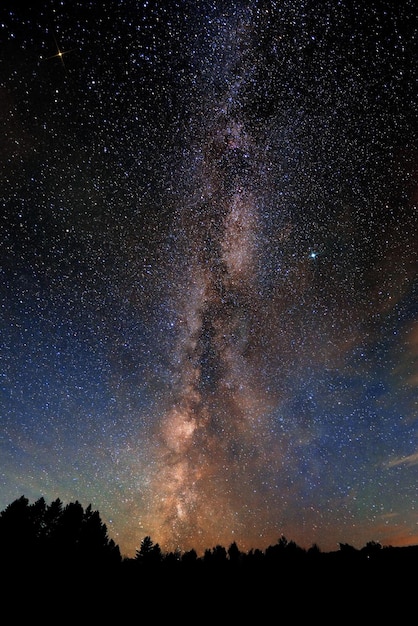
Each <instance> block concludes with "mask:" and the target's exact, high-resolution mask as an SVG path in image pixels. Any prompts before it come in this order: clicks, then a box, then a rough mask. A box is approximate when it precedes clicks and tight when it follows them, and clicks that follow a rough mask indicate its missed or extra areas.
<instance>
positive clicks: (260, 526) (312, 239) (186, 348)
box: [0, 0, 418, 556]
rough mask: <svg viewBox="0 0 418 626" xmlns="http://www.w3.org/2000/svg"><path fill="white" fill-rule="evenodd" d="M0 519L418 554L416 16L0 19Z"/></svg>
mask: <svg viewBox="0 0 418 626" xmlns="http://www.w3.org/2000/svg"><path fill="white" fill-rule="evenodd" d="M0 28H1V34H2V42H3V43H2V47H1V53H0V54H1V73H2V86H1V91H0V113H1V119H2V125H3V140H2V150H1V155H0V156H1V162H0V173H1V174H0V175H1V196H2V213H1V216H0V217H1V221H0V232H1V241H2V247H1V256H0V272H1V273H0V277H1V281H0V296H1V309H0V310H1V326H0V329H1V337H2V341H1V346H0V362H1V377H2V384H1V396H0V398H1V400H0V402H1V404H0V406H1V413H0V447H1V459H2V460H1V479H0V508H1V509H3V508H5V507H6V506H7V505H8V504H9V503H10V502H11V501H12V500H14V499H15V498H18V497H20V496H21V495H22V494H24V495H25V496H26V497H28V498H30V499H37V498H39V497H40V496H43V497H45V499H46V500H47V501H50V500H52V499H55V498H57V497H59V498H61V499H62V500H63V501H75V500H78V501H80V502H81V503H82V504H83V505H85V506H86V505H87V504H89V503H91V504H92V506H93V508H94V509H97V510H99V512H100V514H101V516H102V519H103V520H104V521H105V523H106V524H107V527H108V531H109V535H110V536H111V537H112V538H113V539H114V540H115V542H116V543H118V545H119V546H120V548H121V551H122V553H123V554H126V555H128V556H131V555H133V554H135V550H136V549H137V548H138V547H139V545H140V542H141V540H142V538H143V537H144V536H146V535H149V536H151V537H152V539H153V541H154V542H158V543H159V544H160V546H161V547H162V549H164V550H174V549H180V550H182V551H184V550H189V549H191V548H194V549H196V550H197V551H198V552H202V551H203V550H204V549H206V548H210V547H213V546H214V545H217V544H221V545H224V546H225V547H228V546H229V545H230V544H231V543H232V542H233V541H236V542H237V544H238V546H239V548H240V549H243V550H249V549H251V548H261V549H263V548H265V547H267V545H269V544H271V543H275V542H276V541H277V538H278V537H280V536H281V535H285V536H286V537H288V538H289V539H291V540H294V541H296V543H297V544H299V545H300V546H303V547H310V546H311V545H313V544H314V543H316V544H317V545H318V546H319V547H320V548H321V549H323V550H332V549H336V547H337V545H338V542H343V543H350V544H352V545H354V546H357V547H362V546H363V545H365V543H366V542H368V541H372V540H373V541H379V542H381V543H382V544H385V545H389V544H390V545H406V544H414V543H418V530H417V521H418V520H417V515H416V511H415V508H416V506H418V495H417V490H416V485H417V480H418V470H417V468H418V462H417V457H418V442H417V426H416V419H417V410H418V403H417V383H418V369H417V358H418V317H417V315H418V308H417V302H418V299H417V297H418V293H417V290H418V281H417V275H418V274H417V270H418V263H417V261H418V238H417V232H418V231H417V226H418V211H417V198H418V194H417V192H418V180H417V162H418V152H417V110H416V100H417V34H418V15H417V9H416V6H415V2H413V0H402V1H401V2H392V1H391V0H386V1H384V2H381V1H377V0H371V2H368V3H364V2H360V1H357V0H355V1H354V2H353V1H350V2H349V1H348V0H347V1H346V0H341V1H339V2H333V1H331V0H323V1H321V2H319V3H318V2H316V3H310V2H305V1H302V0H298V1H297V2H293V1H290V0H289V1H288V0H283V1H282V2H275V1H273V0H271V1H268V2H258V1H257V0H254V1H247V2H244V1H239V0H234V1H232V2H226V1H223V0H204V1H202V2H192V1H189V0H178V1H177V0H173V1H172V2H159V1H158V0H154V1H151V0H149V1H144V2H133V1H132V0H127V1H124V2H122V1H120V0H111V1H110V2H108V3H105V4H103V3H97V2H96V1H95V0H89V1H88V2H81V0H80V1H78V0H77V1H76V2H69V1H68V0H61V1H60V2H57V1H56V0H43V1H39V2H35V3H32V4H31V6H25V7H23V6H22V7H19V6H16V3H11V2H8V1H6V2H5V3H3V6H2V8H1V9H0Z"/></svg>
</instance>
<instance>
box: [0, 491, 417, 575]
mask: <svg viewBox="0 0 418 626" xmlns="http://www.w3.org/2000/svg"><path fill="white" fill-rule="evenodd" d="M0 545H1V546H2V547H1V551H0V566H1V568H2V570H3V571H9V572H10V571H12V570H13V568H15V569H16V570H17V571H19V572H21V573H22V572H27V573H29V574H32V575H33V574H34V573H36V572H38V573H39V572H43V573H45V572H59V571H74V569H76V571H78V572H79V573H80V575H81V574H82V573H83V572H90V573H91V572H101V573H104V572H106V573H107V574H109V573H117V574H118V575H121V576H122V577H124V579H125V580H126V579H127V578H130V579H132V580H135V579H136V578H137V577H140V576H141V575H143V574H146V575H147V576H152V575H155V574H158V575H162V576H163V575H165V574H168V575H172V574H173V573H174V574H179V573H184V574H187V575H188V574H191V575H192V576H195V575H203V574H209V575H216V576H218V575H222V574H225V573H227V574H228V575H229V574H231V573H233V574H234V575H238V574H242V573H244V574H255V575H256V576H259V575H262V574H263V573H265V572H269V573H271V572H272V571H274V572H275V573H276V574H278V575H279V574H283V575H286V576H287V575H291V574H292V572H293V573H294V572H297V573H298V575H299V577H302V576H303V575H304V573H307V575H309V576H311V575H312V574H314V573H315V572H321V573H324V572H328V573H331V574H332V573H333V572H337V571H338V572H341V571H344V569H346V568H347V567H350V568H351V570H352V569H353V567H354V568H355V569H356V571H359V572H362V571H367V572H368V573H370V572H371V571H374V572H375V573H378V572H380V571H382V569H381V568H382V567H383V568H386V566H388V568H387V569H388V570H389V569H390V570H391V571H393V570H394V568H397V567H403V566H407V567H409V566H410V565H415V566H416V565H417V564H418V546H410V547H407V548H393V547H391V546H386V547H383V546H382V545H381V544H380V543H378V542H375V541H370V542H368V543H367V544H366V545H365V546H364V547H363V548H361V549H356V548H354V547H353V546H351V545H350V544H346V543H340V544H339V549H338V550H336V551H335V552H322V551H321V549H320V548H319V547H318V546H317V545H316V544H314V545H312V547H311V548H309V549H304V548H301V547H300V546H298V545H297V544H296V543H295V542H294V541H288V540H287V539H286V537H284V536H281V537H280V538H279V539H278V541H277V543H275V544H274V545H270V546H268V547H267V548H266V549H265V550H260V549H251V550H249V551H248V552H243V551H241V550H240V549H239V547H238V545H237V543H236V542H233V543H232V544H231V545H230V546H228V547H224V546H222V545H216V546H214V547H212V548H208V549H206V550H205V552H204V554H203V555H201V556H198V554H197V552H196V551H195V550H193V549H192V550H189V551H187V552H180V551H175V552H163V551H162V549H161V548H160V546H159V544H158V543H154V542H153V540H152V538H151V537H150V536H146V537H144V538H143V539H142V541H141V543H140V545H139V547H138V549H137V551H136V554H135V556H134V557H124V556H122V555H121V552H120V549H119V546H118V545H117V544H116V543H115V542H114V541H113V539H111V538H109V536H108V530H107V527H106V524H104V523H103V522H102V520H101V518H100V514H99V512H98V511H94V510H92V507H91V505H89V506H88V507H87V508H86V509H84V508H83V507H82V505H81V504H80V503H79V502H78V501H76V502H73V503H70V504H67V505H64V504H63V503H62V502H61V500H60V499H59V498H58V499H56V500H54V501H53V502H51V503H50V504H47V503H46V502H45V499H44V498H39V500H37V501H36V502H34V503H32V504H30V503H29V500H28V499H27V498H26V497H25V496H21V497H20V498H18V499H17V500H15V501H14V502H12V503H11V504H9V505H8V506H7V507H6V508H5V509H4V510H3V511H2V512H1V513H0Z"/></svg>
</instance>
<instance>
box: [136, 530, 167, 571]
mask: <svg viewBox="0 0 418 626" xmlns="http://www.w3.org/2000/svg"><path fill="white" fill-rule="evenodd" d="M162 558H163V556H162V552H161V548H160V546H159V544H158V543H155V544H154V542H153V540H152V539H151V537H150V536H149V535H147V536H146V537H144V538H143V540H142V541H141V545H140V548H139V550H137V551H136V555H135V560H136V561H137V562H138V563H141V564H142V565H148V566H155V565H158V564H159V563H161V561H162Z"/></svg>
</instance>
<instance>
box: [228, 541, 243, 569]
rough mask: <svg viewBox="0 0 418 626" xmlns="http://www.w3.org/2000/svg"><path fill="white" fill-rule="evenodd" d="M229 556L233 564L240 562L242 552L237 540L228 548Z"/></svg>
mask: <svg viewBox="0 0 418 626" xmlns="http://www.w3.org/2000/svg"><path fill="white" fill-rule="evenodd" d="M228 557H229V560H230V562H231V563H233V564H238V563H239V562H240V561H241V552H240V550H239V548H238V546H237V544H236V542H235V541H234V542H232V543H231V545H230V546H229V548H228Z"/></svg>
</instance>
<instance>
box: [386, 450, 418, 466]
mask: <svg viewBox="0 0 418 626" xmlns="http://www.w3.org/2000/svg"><path fill="white" fill-rule="evenodd" d="M398 465H418V452H415V454H409V455H408V456H402V457H399V458H398V459H392V460H391V461H389V462H388V463H387V467H397V466H398Z"/></svg>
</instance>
